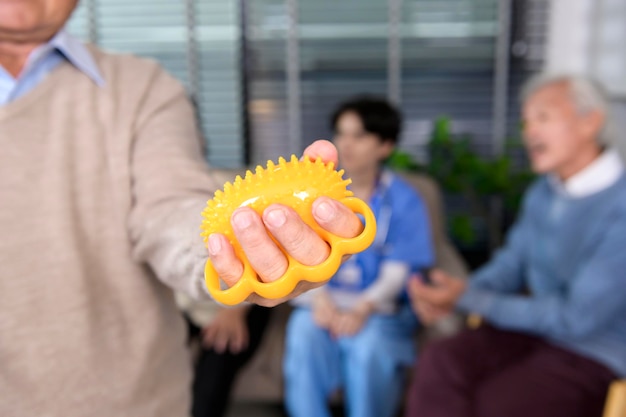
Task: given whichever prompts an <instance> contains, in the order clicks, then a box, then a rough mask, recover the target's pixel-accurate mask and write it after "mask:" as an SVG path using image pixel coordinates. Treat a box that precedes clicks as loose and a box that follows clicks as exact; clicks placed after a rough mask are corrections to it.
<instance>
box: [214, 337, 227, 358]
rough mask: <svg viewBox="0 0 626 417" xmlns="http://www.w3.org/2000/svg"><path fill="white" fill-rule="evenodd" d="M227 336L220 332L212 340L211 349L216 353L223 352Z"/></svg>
mask: <svg viewBox="0 0 626 417" xmlns="http://www.w3.org/2000/svg"><path fill="white" fill-rule="evenodd" d="M228 341H229V336H228V334H227V333H224V332H220V334H218V335H217V336H216V337H215V341H214V342H213V350H214V351H216V352H217V353H224V352H225V351H226V348H227V347H228Z"/></svg>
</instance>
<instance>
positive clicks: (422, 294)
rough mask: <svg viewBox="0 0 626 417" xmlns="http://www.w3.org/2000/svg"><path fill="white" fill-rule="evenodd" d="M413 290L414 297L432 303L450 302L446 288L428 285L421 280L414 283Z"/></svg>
mask: <svg viewBox="0 0 626 417" xmlns="http://www.w3.org/2000/svg"><path fill="white" fill-rule="evenodd" d="M411 291H412V292H411V294H412V295H413V297H414V298H416V299H419V300H424V301H427V302H428V303H430V304H448V303H449V302H450V299H449V298H450V297H449V294H448V292H447V290H446V289H443V288H442V287H433V286H431V285H426V284H424V283H423V282H421V281H419V280H417V281H415V282H413V283H412V289H411Z"/></svg>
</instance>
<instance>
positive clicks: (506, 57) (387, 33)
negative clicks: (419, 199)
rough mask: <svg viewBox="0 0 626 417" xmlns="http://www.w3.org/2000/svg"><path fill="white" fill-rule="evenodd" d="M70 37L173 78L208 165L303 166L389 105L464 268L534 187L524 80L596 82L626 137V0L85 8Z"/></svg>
mask: <svg viewBox="0 0 626 417" xmlns="http://www.w3.org/2000/svg"><path fill="white" fill-rule="evenodd" d="M69 30H70V32H72V33H73V34H75V35H77V36H79V37H81V38H82V39H84V40H88V41H91V42H94V43H97V44H99V45H101V46H102V47H104V48H107V49H110V50H115V51H128V52H132V53H134V54H138V55H142V56H147V57H152V58H154V59H156V60H158V61H159V62H160V63H161V64H162V65H163V66H164V67H165V68H166V69H167V70H168V71H169V72H170V73H172V74H173V75H174V76H175V77H177V78H178V79H180V80H181V81H182V82H183V83H184V84H185V85H186V87H187V88H188V91H189V94H190V95H191V96H192V97H193V99H194V101H195V103H196V105H197V109H198V118H199V124H200V126H201V129H202V132H203V134H204V137H205V139H206V152H207V158H208V160H209V162H210V163H211V164H212V165H213V166H215V167H225V168H239V167H243V166H247V165H254V164H265V162H266V161H267V160H268V159H276V158H277V157H278V156H279V155H288V154H291V153H295V154H299V153H300V152H301V151H302V150H303V149H304V147H305V146H306V145H308V144H309V143H311V142H312V141H314V140H316V139H320V138H331V130H330V127H329V125H328V117H329V112H330V111H331V110H332V109H333V108H335V107H336V106H337V104H338V103H340V102H341V101H343V100H344V99H346V98H348V97H351V96H353V95H355V94H361V93H371V94H379V95H383V96H386V97H388V98H389V99H391V100H392V101H393V102H394V103H396V104H397V105H398V106H399V107H400V108H401V109H402V112H403V114H404V117H405V120H404V130H403V135H402V140H401V145H400V149H401V152H399V154H398V155H396V158H394V159H393V160H392V165H394V164H395V167H396V168H405V169H407V168H408V169H421V170H425V171H426V172H427V173H429V174H430V175H431V176H433V177H434V178H435V179H436V180H437V181H438V182H439V183H440V184H441V186H442V188H443V191H444V196H445V202H446V206H447V208H448V212H449V213H448V214H449V215H448V217H447V223H448V225H449V229H450V233H451V235H452V238H453V239H454V241H455V243H456V244H457V245H458V246H460V248H461V250H462V252H463V254H464V256H465V257H466V259H468V262H469V264H470V266H477V265H479V264H481V263H482V262H483V261H484V259H485V257H486V256H487V255H488V252H490V251H491V249H493V248H495V247H497V246H498V244H499V243H500V242H501V239H502V235H503V234H504V231H505V230H506V228H507V226H508V224H510V221H511V219H512V218H513V217H514V215H515V213H516V208H517V204H518V202H519V196H520V195H521V193H522V191H523V189H524V188H525V186H526V185H527V184H528V182H529V181H530V180H531V179H532V176H531V175H530V173H529V172H528V170H527V168H526V164H525V160H524V152H523V150H522V149H521V146H520V124H519V102H518V96H519V90H520V87H521V85H522V84H523V82H524V81H525V80H526V79H527V78H528V77H529V76H530V75H532V74H533V73H536V72H538V71H542V70H550V71H558V72H577V73H583V74H587V75H591V76H593V77H595V78H596V79H598V80H599V81H601V82H602V83H603V84H604V86H605V88H606V89H607V90H608V92H609V93H610V95H611V98H612V100H613V102H614V109H613V110H614V116H615V119H616V121H617V125H616V129H615V133H617V135H616V137H617V138H618V139H621V138H619V136H620V133H621V131H623V128H624V127H626V126H624V121H625V120H626V48H624V47H623V40H624V39H626V1H625V0H135V1H126V0H81V2H80V6H79V8H78V10H77V11H76V13H75V14H74V16H73V18H72V20H71V22H70V25H69ZM617 145H618V147H620V148H626V146H624V141H623V140H621V141H619V140H618V142H617ZM450 161H454V162H455V164H454V165H453V166H452V165H450ZM494 198H495V203H494ZM469 206H472V207H474V209H473V210H471V211H470V212H469V213H468V210H467V207H469Z"/></svg>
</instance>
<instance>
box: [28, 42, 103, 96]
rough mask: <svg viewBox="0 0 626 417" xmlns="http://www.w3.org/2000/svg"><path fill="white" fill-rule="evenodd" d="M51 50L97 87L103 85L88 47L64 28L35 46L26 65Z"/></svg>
mask: <svg viewBox="0 0 626 417" xmlns="http://www.w3.org/2000/svg"><path fill="white" fill-rule="evenodd" d="M53 51H58V52H59V53H61V55H63V57H64V58H65V59H67V60H68V61H69V62H70V63H71V64H72V65H74V66H75V67H76V68H78V70H80V71H81V72H83V73H84V74H85V75H87V76H88V77H89V78H90V79H91V80H92V81H93V82H94V83H96V84H97V85H98V86H99V87H102V86H104V79H103V78H102V74H101V73H100V70H99V69H98V65H96V61H95V60H94V59H93V56H92V54H91V52H89V49H87V47H86V46H85V45H84V44H83V43H82V42H81V41H79V40H78V39H76V38H75V37H73V36H72V35H70V34H69V33H67V32H66V31H65V30H60V31H59V32H57V34H56V35H54V37H53V38H52V39H50V41H48V42H47V43H46V44H44V45H41V46H40V47H39V48H37V49H36V50H35V51H34V52H33V53H32V54H31V56H30V57H29V58H28V61H29V62H28V63H27V65H28V66H30V65H31V63H34V62H35V61H38V60H40V59H44V58H45V57H46V56H47V55H49V54H50V53H51V52H53Z"/></svg>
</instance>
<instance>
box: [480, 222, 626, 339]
mask: <svg viewBox="0 0 626 417" xmlns="http://www.w3.org/2000/svg"><path fill="white" fill-rule="evenodd" d="M606 221H608V222H610V223H611V227H609V228H608V231H607V233H606V234H605V235H604V236H603V237H602V239H601V241H600V242H599V243H598V245H597V246H596V249H595V251H593V252H592V253H589V259H588V261H587V262H586V263H585V264H584V266H583V267H582V268H581V269H580V270H579V271H578V272H577V274H576V276H574V277H573V278H572V283H571V284H570V285H569V287H568V288H567V290H566V291H565V292H564V293H562V294H561V295H550V296H518V295H509V294H499V293H497V292H496V291H493V290H491V289H472V290H470V294H471V295H470V298H471V299H473V300H476V299H480V300H481V302H480V303H476V302H475V303H473V304H472V305H471V307H473V308H470V309H469V310H470V311H472V312H475V313H479V314H481V315H482V316H483V317H485V318H486V319H487V320H488V321H490V322H492V323H494V324H495V325H497V326H500V327H503V328H506V329H510V330H518V331H526V332H530V333H535V334H538V335H542V336H549V337H558V338H568V339H571V340H576V339H581V338H586V337H589V336H590V335H592V334H593V333H594V332H595V331H597V330H600V329H602V327H603V326H605V325H606V324H607V323H608V322H609V321H610V320H613V319H614V318H615V317H623V316H624V314H626V291H625V290H624V289H625V288H626V274H625V273H624V271H626V257H624V253H623V252H624V247H625V246H626V219H624V218H621V219H606ZM468 304H469V303H468Z"/></svg>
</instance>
